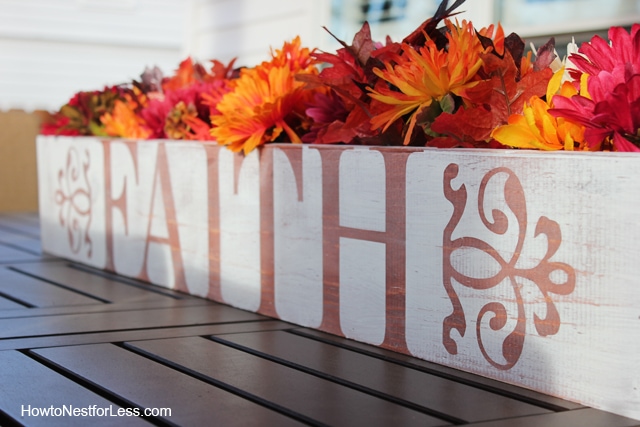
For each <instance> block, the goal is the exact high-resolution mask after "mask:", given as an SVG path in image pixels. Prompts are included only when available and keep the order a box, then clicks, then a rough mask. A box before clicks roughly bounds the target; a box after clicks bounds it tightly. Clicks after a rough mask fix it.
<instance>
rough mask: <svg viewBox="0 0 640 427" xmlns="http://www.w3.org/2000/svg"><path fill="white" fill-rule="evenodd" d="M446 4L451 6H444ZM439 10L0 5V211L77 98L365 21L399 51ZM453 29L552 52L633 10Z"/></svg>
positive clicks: (285, 0) (633, 18)
mask: <svg viewBox="0 0 640 427" xmlns="http://www.w3.org/2000/svg"><path fill="white" fill-rule="evenodd" d="M452 2H453V0H452V1H451V3H452ZM439 3H440V0H0V211H33V210H36V208H37V205H36V203H37V189H36V188H35V180H36V178H35V147H34V139H35V135H36V134H37V131H38V127H39V124H40V122H41V121H42V120H43V119H44V117H46V112H47V111H54V110H57V109H58V108H59V107H60V106H62V105H63V104H64V103H66V102H67V101H68V100H69V98H70V97H71V96H72V95H73V94H74V93H75V92H77V91H80V90H95V89H101V88H103V87H104V86H105V85H112V84H118V83H125V82H130V81H131V80H132V79H138V78H139V76H140V74H141V73H142V72H143V71H144V70H145V68H146V67H153V66H158V67H159V68H160V69H161V70H162V71H163V72H164V73H165V75H166V74H170V73H172V72H173V71H174V70H175V69H176V68H177V66H178V64H179V63H180V61H181V60H183V59H185V58H186V57H187V56H191V57H193V58H194V59H197V60H199V61H201V62H203V63H206V62H207V61H208V60H209V59H214V58H215V59H218V60H220V61H222V62H225V63H226V62H228V61H229V60H231V59H232V58H234V57H237V58H238V59H237V61H236V65H246V66H252V65H255V64H257V63H259V62H261V61H263V60H266V59H268V54H269V50H270V48H274V49H275V48H280V47H281V46H282V43H283V42H284V41H285V40H290V39H292V38H293V37H295V36H296V35H300V37H301V39H302V43H303V45H306V46H309V47H318V48H320V49H322V50H328V51H335V50H336V49H337V48H338V47H339V45H338V43H337V42H336V41H335V40H334V39H333V38H332V37H331V36H330V35H329V34H328V33H327V32H326V31H325V30H324V29H323V28H322V27H323V26H326V27H327V28H328V29H329V30H331V32H332V33H333V34H335V35H336V36H337V37H339V38H341V39H343V40H345V41H347V42H351V40H352V38H353V35H354V34H355V33H356V32H357V31H358V29H359V28H360V27H361V25H362V23H363V22H364V21H365V20H366V21H368V22H369V23H370V24H371V28H372V33H373V38H374V39H375V40H380V41H383V40H384V38H385V36H387V35H389V36H391V38H392V39H394V40H400V39H402V38H403V37H404V36H406V35H407V34H409V33H410V32H411V31H412V30H413V29H415V28H416V27H417V26H418V25H419V24H420V23H421V22H422V21H424V20H425V19H426V18H427V17H429V16H431V15H432V14H433V13H434V11H435V10H436V8H437V6H438V4H439ZM459 10H460V11H464V12H463V13H461V14H460V15H459V16H458V18H459V19H467V20H471V21H472V22H473V23H474V25H475V26H476V27H477V28H481V27H484V26H486V25H489V24H491V23H497V22H501V23H502V25H503V27H504V28H505V32H507V33H510V32H517V33H518V34H520V35H521V36H522V37H523V38H525V40H526V41H527V42H533V43H535V44H536V45H540V44H542V43H544V42H546V40H548V38H549V36H552V35H553V36H556V39H557V43H558V47H559V49H558V50H559V52H560V54H561V55H562V54H563V52H564V51H565V50H564V46H566V43H567V42H568V41H570V40H571V38H572V37H576V40H577V41H578V42H581V41H587V40H589V39H590V38H591V37H592V36H593V34H595V33H599V34H603V35H606V29H607V28H608V27H610V26H612V25H622V26H630V25H631V24H632V23H634V22H639V21H640V19H639V18H640V0H606V1H603V0H508V1H507V0H467V1H466V3H464V4H463V5H462V6H461V7H460V8H459Z"/></svg>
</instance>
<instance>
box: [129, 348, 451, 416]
mask: <svg viewBox="0 0 640 427" xmlns="http://www.w3.org/2000/svg"><path fill="white" fill-rule="evenodd" d="M128 347H130V348H133V349H137V350H140V351H143V352H144V354H146V355H148V356H149V357H154V358H155V357H157V358H160V359H161V360H163V361H165V362H167V363H170V364H172V365H174V366H181V367H184V368H185V369H188V370H189V371H190V372H192V373H197V374H198V375H199V376H202V378H205V379H209V380H211V381H216V382H221V383H224V384H226V385H228V386H229V387H233V388H236V389H240V390H243V391H245V392H246V393H250V394H252V395H254V396H256V397H257V398H259V399H263V400H266V401H271V402H273V404H275V405H278V406H282V407H287V408H289V409H290V410H292V411H295V412H296V413H299V414H301V415H303V416H304V417H306V418H308V419H310V420H316V422H318V423H322V424H326V425H336V426H337V425H354V424H355V423H359V424H362V425H368V426H388V425H391V424H395V425H406V426H409V425H421V426H441V425H446V424H447V423H446V422H444V421H443V420H441V419H437V418H434V417H432V416H429V415H425V414H423V413H420V412H417V411H415V410H411V409H408V408H406V407H402V406H399V405H395V404H393V403H390V402H388V401H386V400H383V399H380V398H377V397H374V396H370V395H367V394H365V393H362V392H359V391H356V390H353V389H350V388H347V387H344V386H342V385H338V384H335V383H333V382H331V381H329V380H325V379H321V378H317V377H315V376H312V375H309V374H306V373H302V372H300V371H297V370H295V369H291V368H288V367H285V366H282V365H280V364H277V363H274V362H272V361H269V360H266V359H263V358H260V357H256V356H254V355H251V354H247V353H244V352H242V351H238V350H236V349H233V348H231V347H227V346H224V345H221V344H218V343H215V342H212V341H209V340H206V339H203V338H196V337H194V338H179V339H170V340H154V341H139V342H136V343H130V344H128Z"/></svg>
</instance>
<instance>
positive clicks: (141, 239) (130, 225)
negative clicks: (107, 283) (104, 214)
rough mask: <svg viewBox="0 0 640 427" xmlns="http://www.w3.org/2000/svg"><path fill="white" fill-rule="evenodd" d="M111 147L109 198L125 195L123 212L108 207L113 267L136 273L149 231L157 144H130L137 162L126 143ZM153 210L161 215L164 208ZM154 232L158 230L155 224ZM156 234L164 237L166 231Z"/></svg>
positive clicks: (139, 266)
mask: <svg viewBox="0 0 640 427" xmlns="http://www.w3.org/2000/svg"><path fill="white" fill-rule="evenodd" d="M110 148H111V191H112V198H113V200H114V201H115V200H119V199H121V198H124V200H125V202H126V207H125V208H124V212H123V210H122V209H121V207H120V206H113V207H112V208H111V215H112V218H113V226H112V227H113V228H112V230H113V262H114V268H115V270H116V272H117V273H120V274H123V275H125V276H133V277H137V276H138V275H140V274H141V273H142V270H143V267H144V256H145V246H146V244H147V235H148V233H149V232H150V229H149V222H150V221H151V218H152V217H151V215H150V214H151V209H152V207H153V206H152V201H153V200H152V196H153V195H154V192H153V191H152V190H153V188H154V182H155V181H156V162H157V158H158V144H157V143H154V142H149V143H145V144H137V145H136V146H135V147H134V148H133V150H135V151H136V153H137V156H136V157H137V162H136V161H135V160H134V157H133V156H132V153H131V151H130V150H129V147H128V146H127V145H126V144H124V143H121V142H117V141H114V142H113V143H112V144H111V146H110ZM161 194H162V191H161V190H160V189H158V190H157V191H156V192H155V195H156V197H162V196H161ZM154 213H155V214H156V215H163V216H164V209H161V208H160V207H158V205H156V206H155V209H154ZM156 227H158V226H157V225H156ZM153 232H155V233H157V232H158V230H157V228H154V230H153ZM151 235H153V233H151ZM157 237H166V234H164V235H160V236H157ZM154 254H155V252H154ZM153 258H155V256H154V255H152V259H153Z"/></svg>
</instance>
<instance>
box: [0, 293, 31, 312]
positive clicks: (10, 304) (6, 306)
mask: <svg viewBox="0 0 640 427" xmlns="http://www.w3.org/2000/svg"><path fill="white" fill-rule="evenodd" d="M25 307H26V306H25V305H24V304H20V303H19V302H16V301H14V300H12V299H10V298H7V297H5V296H3V295H2V294H0V311H3V310H20V309H23V308H25Z"/></svg>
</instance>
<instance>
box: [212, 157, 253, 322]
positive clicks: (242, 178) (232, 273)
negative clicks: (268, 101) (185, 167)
mask: <svg viewBox="0 0 640 427" xmlns="http://www.w3.org/2000/svg"><path fill="white" fill-rule="evenodd" d="M233 157H234V155H233V153H232V152H231V151H229V150H220V154H219V163H218V167H219V177H220V178H219V179H220V206H219V208H220V287H221V292H222V298H223V299H224V301H225V302H226V303H228V304H231V305H233V306H236V307H240V308H244V309H246V310H254V311H255V310H257V309H258V307H259V306H260V288H261V287H260V268H261V265H260V174H259V171H260V165H259V154H258V151H254V152H252V153H251V154H249V155H247V156H246V157H245V158H244V161H243V163H242V166H241V169H240V174H239V177H238V192H237V194H236V193H234V162H233Z"/></svg>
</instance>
